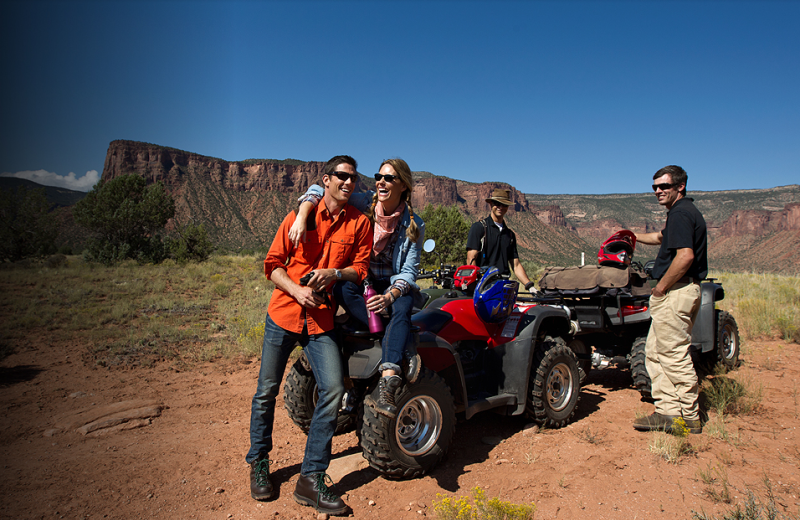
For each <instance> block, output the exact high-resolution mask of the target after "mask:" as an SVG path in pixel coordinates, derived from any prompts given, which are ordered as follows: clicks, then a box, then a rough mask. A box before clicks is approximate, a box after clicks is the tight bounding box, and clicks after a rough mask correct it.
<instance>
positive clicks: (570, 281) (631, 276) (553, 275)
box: [539, 265, 650, 297]
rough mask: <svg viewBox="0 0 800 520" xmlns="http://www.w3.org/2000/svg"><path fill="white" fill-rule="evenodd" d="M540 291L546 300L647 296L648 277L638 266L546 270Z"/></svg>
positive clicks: (598, 266)
mask: <svg viewBox="0 0 800 520" xmlns="http://www.w3.org/2000/svg"><path fill="white" fill-rule="evenodd" d="M539 288H540V289H541V290H542V291H543V292H544V295H545V296H567V297H574V296H578V297H580V296H601V295H605V296H646V295H649V294H650V285H649V284H648V283H647V275H646V274H645V273H644V271H643V270H642V269H641V268H640V267H639V266H638V265H632V266H629V267H625V268H622V267H613V266H604V265H584V266H580V267H546V268H545V270H544V274H543V275H542V279H541V280H539Z"/></svg>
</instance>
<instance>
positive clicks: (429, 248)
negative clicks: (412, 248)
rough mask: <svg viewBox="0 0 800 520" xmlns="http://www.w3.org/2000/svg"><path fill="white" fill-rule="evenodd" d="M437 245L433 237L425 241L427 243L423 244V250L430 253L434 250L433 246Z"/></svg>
mask: <svg viewBox="0 0 800 520" xmlns="http://www.w3.org/2000/svg"><path fill="white" fill-rule="evenodd" d="M435 247H436V241H435V240H434V239H432V238H429V239H428V240H426V241H425V243H423V244H422V250H423V251H425V252H426V253H430V252H431V251H433V248H435Z"/></svg>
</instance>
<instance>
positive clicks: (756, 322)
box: [709, 273, 800, 343]
mask: <svg viewBox="0 0 800 520" xmlns="http://www.w3.org/2000/svg"><path fill="white" fill-rule="evenodd" d="M709 276H713V277H716V278H718V279H719V280H720V281H721V282H722V284H723V287H724V289H725V299H724V300H722V301H720V302H718V306H719V307H720V308H721V309H724V310H728V311H730V312H731V313H732V314H733V315H734V316H735V317H736V321H737V323H738V325H739V330H740V331H742V334H743V335H744V337H745V338H748V339H753V338H757V337H762V336H770V337H772V336H774V337H778V338H781V339H783V340H785V341H794V342H796V343H800V277H798V276H783V275H776V274H745V273H741V274H734V273H711V274H710V275H709Z"/></svg>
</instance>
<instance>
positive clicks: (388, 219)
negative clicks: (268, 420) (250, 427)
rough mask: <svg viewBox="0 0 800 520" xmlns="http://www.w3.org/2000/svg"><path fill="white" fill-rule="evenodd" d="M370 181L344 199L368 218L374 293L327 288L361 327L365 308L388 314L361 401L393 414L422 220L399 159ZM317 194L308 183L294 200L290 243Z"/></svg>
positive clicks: (344, 285) (348, 286)
mask: <svg viewBox="0 0 800 520" xmlns="http://www.w3.org/2000/svg"><path fill="white" fill-rule="evenodd" d="M335 173H336V172H334V175H335ZM375 181H376V183H375V191H367V192H365V193H353V194H351V195H350V200H349V203H350V204H352V205H353V206H355V207H356V208H358V209H359V210H360V211H362V212H363V213H364V214H365V215H367V216H368V217H370V220H372V222H373V244H372V254H371V255H370V278H371V279H372V285H373V287H374V288H375V291H376V292H377V295H375V296H373V297H372V298H370V299H369V301H367V302H365V301H364V297H363V294H364V287H363V286H362V285H357V284H355V283H353V282H338V283H337V284H336V285H335V286H334V289H333V292H334V296H335V297H336V301H337V302H338V303H339V304H341V305H342V306H343V307H345V309H346V310H347V312H348V313H349V314H350V315H351V316H354V317H355V318H356V319H357V320H359V321H361V322H363V323H364V325H367V323H368V315H367V310H369V311H372V312H378V313H385V314H388V315H389V324H388V326H387V327H386V332H385V334H384V336H383V342H382V347H383V353H382V359H381V365H380V370H381V378H380V380H379V382H378V391H377V394H378V396H377V398H374V397H373V396H368V398H367V399H368V400H369V401H371V402H372V404H373V405H374V406H375V408H376V409H377V410H378V412H380V413H382V414H383V415H386V416H387V417H395V416H396V415H397V407H396V406H395V400H394V397H395V393H396V392H397V389H398V388H399V387H400V384H401V382H402V380H401V377H400V374H401V373H402V370H401V368H400V362H401V361H402V359H403V354H404V352H405V347H406V344H407V343H408V341H409V332H410V329H411V309H412V307H413V306H414V294H415V293H416V292H418V291H419V286H418V285H417V283H416V280H417V273H418V272H419V259H420V254H421V252H422V243H423V241H424V240H425V223H424V222H423V221H422V219H421V218H420V217H419V216H418V215H415V214H414V208H413V207H412V206H411V192H412V191H413V190H414V180H413V178H412V176H411V169H410V168H409V167H408V164H407V163H406V162H405V161H404V160H402V159H387V160H385V161H383V163H381V167H380V172H379V173H376V174H375ZM321 197H322V188H320V187H319V186H317V185H313V186H311V187H310V188H309V189H308V191H307V192H306V194H305V195H304V196H303V197H301V198H300V208H299V209H298V214H297V219H296V220H295V223H294V225H293V226H292V228H291V230H290V231H289V238H290V239H292V240H293V241H294V242H295V243H297V242H299V240H300V239H301V237H302V234H303V232H305V230H306V219H307V217H308V215H309V214H310V212H311V210H312V209H313V208H314V207H315V206H316V205H317V204H319V201H320V199H321ZM415 361H417V362H418V360H415Z"/></svg>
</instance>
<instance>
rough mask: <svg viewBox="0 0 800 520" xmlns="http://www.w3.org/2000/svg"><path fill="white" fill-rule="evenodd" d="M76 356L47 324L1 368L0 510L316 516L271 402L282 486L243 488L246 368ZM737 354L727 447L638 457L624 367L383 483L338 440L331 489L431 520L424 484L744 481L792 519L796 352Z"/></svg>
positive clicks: (586, 507)
mask: <svg viewBox="0 0 800 520" xmlns="http://www.w3.org/2000/svg"><path fill="white" fill-rule="evenodd" d="M85 352H86V346H85V345H83V344H78V343H76V342H74V341H71V340H70V338H68V337H51V336H48V335H47V334H46V333H43V334H42V335H40V336H36V337H30V338H29V339H28V340H27V341H25V342H24V343H22V344H19V345H15V346H14V353H13V354H11V355H10V356H8V357H6V358H5V359H3V360H2V361H1V362H0V406H2V410H3V413H2V415H3V420H2V424H1V425H0V467H2V476H0V488H2V490H3V491H2V493H0V511H2V513H0V517H2V518H202V519H227V518H234V519H245V518H316V517H317V515H316V513H315V512H314V511H313V510H312V509H310V508H308V507H302V506H299V505H298V504H296V503H295V502H294V500H293V499H292V492H293V489H294V485H295V482H296V480H297V477H298V473H299V468H300V462H301V458H302V454H303V448H304V444H305V436H304V435H303V434H302V433H301V432H300V430H299V429H298V428H297V427H296V426H294V425H293V424H292V423H291V421H290V420H289V418H288V417H287V415H286V412H285V410H284V409H283V407H282V406H281V408H280V409H279V411H278V413H277V417H276V426H275V429H276V438H277V448H276V449H275V450H274V452H273V453H272V458H273V459H274V465H273V466H272V470H273V479H274V481H275V482H276V483H277V484H278V485H279V486H280V493H279V496H278V497H277V498H276V499H275V500H273V501H270V502H264V503H260V502H256V501H254V500H252V499H251V498H250V494H249V488H248V485H249V480H248V469H249V468H248V466H247V465H246V464H245V462H244V454H245V452H246V451H247V448H248V433H247V429H248V421H249V406H250V398H251V396H252V393H253V391H254V389H255V380H256V375H257V370H258V363H257V362H229V363H214V364H208V365H202V366H197V367H195V368H193V369H191V370H188V371H178V370H176V369H175V368H174V367H172V366H171V365H170V364H167V363H164V364H160V365H156V366H154V367H151V368H136V369H128V370H124V369H107V368H100V367H94V366H91V365H89V364H88V363H87V362H85V359H87V358H85V357H84V356H85ZM744 352H745V353H744V355H743V356H742V357H743V360H744V364H743V366H742V367H741V368H740V369H739V370H737V372H736V373H734V375H735V377H737V378H739V379H741V380H746V381H749V382H751V383H752V384H754V385H762V387H763V399H762V401H761V407H760V410H759V411H758V412H757V413H755V414H752V415H748V416H737V417H728V418H727V419H726V425H727V428H728V433H729V438H728V440H723V439H720V438H719V437H718V436H714V435H711V434H710V433H709V432H708V431H706V432H704V433H703V434H700V435H693V436H691V437H690V443H691V446H692V448H693V452H692V453H690V454H688V455H684V456H683V457H681V458H680V459H679V461H678V462H677V463H670V462H667V461H666V460H664V459H662V458H660V457H659V456H658V455H656V454H654V453H653V452H652V451H651V450H650V448H649V446H650V444H651V443H652V442H653V441H654V440H655V439H656V435H662V434H647V433H639V432H636V431H634V430H633V428H632V427H631V421H632V420H633V419H634V417H635V414H636V413H637V412H644V413H650V412H651V411H652V405H651V404H648V403H646V402H643V401H642V400H641V399H640V397H639V395H638V393H637V392H636V391H635V390H634V389H633V388H631V386H630V384H629V381H630V374H629V372H628V370H627V369H626V368H624V367H617V368H614V367H612V368H609V369H606V370H603V371H595V372H592V373H591V374H590V376H589V378H588V380H587V385H586V386H585V387H584V389H583V391H582V397H581V402H580V405H579V411H578V413H577V415H576V418H575V421H574V422H573V423H572V424H570V425H569V426H567V427H565V428H563V429H560V430H545V431H539V430H538V428H533V427H530V426H531V425H530V424H529V423H528V421H526V420H524V419H520V418H511V417H501V416H498V415H496V414H493V413H483V414H479V415H478V416H476V417H474V418H472V419H471V420H469V421H459V423H458V425H457V428H456V434H455V438H454V442H453V445H452V447H451V450H450V453H449V456H448V457H447V459H445V461H444V462H443V463H442V464H441V465H440V466H439V467H438V468H436V469H435V470H434V471H432V472H431V473H430V474H429V475H427V476H425V477H423V478H419V479H415V480H410V481H400V482H397V481H389V480H385V479H383V478H381V477H380V476H379V475H378V474H377V473H376V472H374V471H373V470H372V469H370V468H369V467H367V466H366V464H365V461H364V459H363V458H362V457H361V455H360V450H359V447H358V445H357V440H356V436H355V434H353V433H350V434H346V435H342V436H338V437H336V438H335V439H334V442H333V452H334V458H335V460H334V461H333V463H332V465H331V468H330V474H331V476H332V477H333V478H334V480H335V481H336V485H335V487H334V490H335V491H337V492H338V493H340V494H342V495H343V497H344V499H345V501H346V502H347V503H348V504H349V505H350V506H351V507H352V510H353V515H352V516H354V517H355V518H388V517H390V518H393V519H397V520H400V519H411V518H421V517H431V518H434V517H435V516H436V515H435V512H434V509H433V507H434V501H436V500H437V496H438V495H440V494H441V495H443V496H450V497H456V496H463V495H468V494H469V493H470V490H471V489H473V488H474V487H476V486H480V487H481V488H483V489H484V490H486V491H487V494H488V496H490V497H493V496H497V497H499V498H501V499H502V500H506V501H511V502H515V503H522V502H525V503H530V502H534V503H535V504H536V507H537V509H538V510H537V513H536V518H537V519H555V518H559V519H574V518H592V519H645V518H648V519H658V518H664V519H670V520H671V519H676V518H691V517H692V511H698V512H700V511H702V512H705V513H706V514H708V515H709V516H710V515H717V516H721V515H722V514H723V513H725V512H726V511H729V510H730V509H731V508H732V507H733V506H734V505H735V504H741V503H743V501H744V500H745V498H746V496H747V493H748V492H753V493H755V494H756V496H757V497H759V499H760V500H761V501H762V502H766V501H767V500H768V499H767V498H766V497H767V487H766V486H767V484H768V485H769V486H770V488H771V492H772V494H773V497H774V498H773V500H774V504H775V506H776V507H777V508H778V510H779V511H780V512H782V513H785V514H792V515H797V514H798V511H800V449H799V448H798V446H800V432H798V426H800V419H799V418H798V416H799V415H800V403H799V402H798V401H799V400H800V397H799V396H798V386H800V383H798V380H799V379H800V368H798V362H797V360H798V359H800V345H797V344H794V343H790V344H787V343H784V342H780V341H771V340H770V341H767V340H765V341H751V342H749V343H747V344H745V350H744ZM281 404H282V401H281ZM712 416H713V414H712ZM707 430H708V428H707ZM704 477H705V478H704ZM726 490H727V491H726ZM726 493H727V495H726ZM725 500H728V501H729V502H726V501H725Z"/></svg>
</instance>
